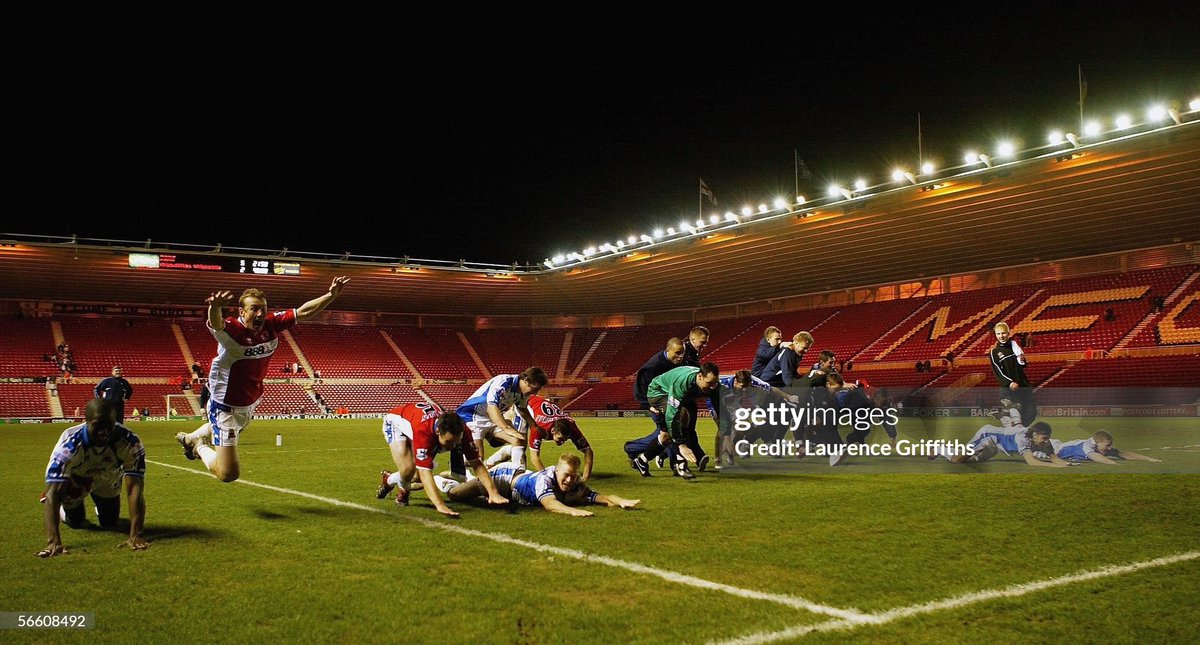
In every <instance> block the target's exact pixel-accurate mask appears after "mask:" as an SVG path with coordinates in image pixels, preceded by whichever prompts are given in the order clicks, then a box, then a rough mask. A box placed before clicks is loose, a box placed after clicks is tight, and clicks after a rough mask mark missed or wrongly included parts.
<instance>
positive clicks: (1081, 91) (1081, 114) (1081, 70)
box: [1079, 64, 1083, 136]
mask: <svg viewBox="0 0 1200 645" xmlns="http://www.w3.org/2000/svg"><path fill="white" fill-rule="evenodd" d="M1079 135H1080V136H1083V65H1082V64H1080V65H1079Z"/></svg>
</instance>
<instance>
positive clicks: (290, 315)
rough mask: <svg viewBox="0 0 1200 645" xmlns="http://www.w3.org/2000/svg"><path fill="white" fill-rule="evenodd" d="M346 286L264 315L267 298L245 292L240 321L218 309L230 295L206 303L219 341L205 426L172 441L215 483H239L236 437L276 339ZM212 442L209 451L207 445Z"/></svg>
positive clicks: (339, 280)
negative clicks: (201, 462)
mask: <svg viewBox="0 0 1200 645" xmlns="http://www.w3.org/2000/svg"><path fill="white" fill-rule="evenodd" d="M349 281H350V278H347V277H341V276H339V277H336V278H334V279H333V283H332V284H330V285H329V291H328V292H326V293H325V294H324V295H322V296H320V297H318V298H313V299H312V300H309V301H308V302H306V303H304V304H303V305H300V307H298V308H296V309H288V310H285V311H276V312H273V313H269V314H268V313H267V297H266V295H265V294H263V292H262V291H260V290H258V289H246V290H245V291H243V292H242V296H241V297H240V298H238V300H237V302H238V315H237V316H230V317H229V318H225V317H224V314H223V313H222V309H223V308H224V307H226V306H229V305H232V304H233V302H234V301H233V292H232V291H218V292H216V293H214V294H212V295H211V296H209V298H208V299H207V300H206V302H207V303H208V330H209V331H210V332H212V335H213V337H214V338H216V339H217V355H216V357H214V358H213V361H212V367H211V368H210V369H209V372H208V387H209V391H210V392H211V393H212V395H211V398H210V399H209V402H208V409H207V410H206V411H205V412H206V413H207V414H208V423H206V424H204V425H202V426H200V427H199V428H197V429H196V430H195V431H193V432H191V433H186V434H185V433H183V432H180V433H179V434H177V435H175V440H176V441H178V442H179V443H180V445H182V446H183V454H184V456H185V457H187V458H188V459H195V458H197V457H199V458H200V459H203V460H204V465H205V466H206V467H207V468H208V469H209V470H210V471H212V473H213V474H214V475H216V476H217V479H220V480H221V481H223V482H231V481H234V480H235V479H237V478H238V475H239V474H240V470H241V465H240V463H239V461H238V453H237V443H238V435H239V434H241V432H242V430H244V429H245V428H246V426H248V425H250V421H251V419H253V418H254V406H256V405H258V401H259V399H261V398H262V395H263V379H264V378H265V377H266V375H267V366H268V365H269V363H270V361H271V355H273V354H274V353H275V349H276V348H278V347H279V335H280V334H281V333H283V332H284V331H286V330H288V329H290V328H292V327H294V326H295V325H296V323H298V322H300V321H302V320H307V319H309V318H312V317H313V316H315V315H317V314H318V313H320V312H321V311H322V310H323V309H325V308H326V307H328V306H329V305H330V303H332V302H333V301H334V300H335V299H337V297H338V296H339V295H341V293H342V288H343V287H344V286H345V285H346V283H347V282H349ZM210 442H211V444H212V445H209V443H210Z"/></svg>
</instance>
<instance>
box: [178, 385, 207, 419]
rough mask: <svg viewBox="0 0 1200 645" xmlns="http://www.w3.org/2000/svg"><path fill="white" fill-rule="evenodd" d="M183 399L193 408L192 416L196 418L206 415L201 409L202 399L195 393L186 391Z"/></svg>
mask: <svg viewBox="0 0 1200 645" xmlns="http://www.w3.org/2000/svg"><path fill="white" fill-rule="evenodd" d="M183 398H184V399H185V400H187V402H188V405H190V406H192V414H194V415H196V416H203V415H204V411H203V410H201V409H200V397H198V396H196V393H195V392H193V391H191V390H185V391H184V392H183Z"/></svg>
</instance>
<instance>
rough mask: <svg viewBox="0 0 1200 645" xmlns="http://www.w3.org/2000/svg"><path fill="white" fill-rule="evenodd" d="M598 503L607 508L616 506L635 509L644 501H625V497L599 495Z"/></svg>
mask: <svg viewBox="0 0 1200 645" xmlns="http://www.w3.org/2000/svg"><path fill="white" fill-rule="evenodd" d="M596 503H597V504H604V505H605V506H616V507H617V508H634V507H636V506H637V505H638V504H641V503H642V500H640V499H625V498H624V497H617V496H616V495H597V496H596Z"/></svg>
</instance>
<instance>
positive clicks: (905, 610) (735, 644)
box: [720, 551, 1200, 645]
mask: <svg viewBox="0 0 1200 645" xmlns="http://www.w3.org/2000/svg"><path fill="white" fill-rule="evenodd" d="M1197 558H1200V551H1187V552H1185V553H1177V554H1175V555H1168V556H1164V557H1161V558H1155V559H1153V560H1143V561H1141V562H1134V563H1132V564H1122V565H1110V566H1107V567H1103V568H1100V569H1096V570H1094V571H1081V572H1079V573H1072V574H1070V575H1065V576H1061V577H1058V578H1051V579H1049V580H1039V581H1036V582H1026V583H1023V584H1016V585H1010V586H1008V587H1002V588H1000V589H989V590H985V591H976V592H972V593H968V594H963V595H961V596H954V597H953V598H945V599H942V600H934V601H932V602H927V603H923V604H920V605H909V606H907V607H897V608H896V609H889V610H888V611H884V612H880V613H874V614H866V615H864V616H863V617H862V618H861V619H859V620H848V619H847V620H829V621H825V622H823V623H815V624H812V625H797V626H795V627H790V628H788V629H784V630H780V631H776V632H759V633H756V634H748V635H746V636H741V637H739V638H734V639H730V640H726V641H720V645H760V644H762V643H773V642H776V641H781V640H786V639H789V638H799V637H800V636H804V635H806V634H811V633H814V632H828V631H839V630H851V629H855V628H857V627H861V626H863V625H883V624H885V623H890V622H892V621H895V620H899V619H901V618H909V617H911V616H917V615H921V614H931V613H933V612H935V611H940V610H942V609H957V608H959V607H965V606H966V605H972V604H975V603H980V602H985V601H988V600H995V599H997V598H1015V597H1017V596H1024V595H1026V594H1030V593H1033V592H1035V591H1042V590H1044V589H1050V588H1052V587H1060V586H1062V585H1067V584H1071V583H1075V582H1084V581H1087V580H1097V579H1100V578H1108V577H1112V576H1119V575H1124V574H1127V573H1134V572H1136V571H1141V570H1142V569H1152V568H1155V567H1165V566H1168V565H1172V564H1177V563H1179V562H1186V561H1188V560H1195V559H1197Z"/></svg>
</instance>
